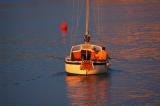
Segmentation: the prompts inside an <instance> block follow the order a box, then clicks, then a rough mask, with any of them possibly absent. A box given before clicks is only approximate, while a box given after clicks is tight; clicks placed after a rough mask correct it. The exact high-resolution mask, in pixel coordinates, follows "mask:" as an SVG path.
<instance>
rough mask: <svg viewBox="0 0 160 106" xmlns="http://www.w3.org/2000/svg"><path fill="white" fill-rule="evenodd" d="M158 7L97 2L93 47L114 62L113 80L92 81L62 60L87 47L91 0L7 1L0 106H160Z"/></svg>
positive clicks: (0, 27)
mask: <svg viewBox="0 0 160 106" xmlns="http://www.w3.org/2000/svg"><path fill="white" fill-rule="evenodd" d="M159 4H160V1H159V0H154V1H152V0H146V1H144V0H139V1H134V0H130V1H125V0H92V1H91V0H90V20H89V29H90V34H91V42H92V43H94V44H99V45H104V46H106V48H107V50H108V52H109V54H110V56H111V57H112V58H113V59H112V61H111V63H112V66H111V68H110V69H109V72H108V74H107V75H99V76H87V77H86V76H67V75H66V73H65V69H64V61H63V60H62V59H61V58H55V56H57V57H62V58H63V57H65V56H66V55H68V54H69V50H70V47H71V45H74V44H79V43H83V37H82V36H83V34H84V32H85V1H84V0H59V1H58V0H45V1H44V0H38V1H37V0H14V1H12V0H1V1H0V106H35V105H36V106H83V105H85V106H159V105H160V90H159V89H160V83H159V81H160V71H159V70H160V48H159V47H160V12H159V10H160V6H159ZM62 21H66V22H67V25H68V30H67V33H65V34H64V33H62V32H61V28H60V27H61V23H62Z"/></svg>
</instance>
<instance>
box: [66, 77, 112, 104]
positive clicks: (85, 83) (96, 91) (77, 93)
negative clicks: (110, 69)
mask: <svg viewBox="0 0 160 106" xmlns="http://www.w3.org/2000/svg"><path fill="white" fill-rule="evenodd" d="M65 81H66V85H67V96H68V98H69V100H70V104H71V106H106V104H108V88H109V75H100V76H96V75H94V76H66V78H65Z"/></svg>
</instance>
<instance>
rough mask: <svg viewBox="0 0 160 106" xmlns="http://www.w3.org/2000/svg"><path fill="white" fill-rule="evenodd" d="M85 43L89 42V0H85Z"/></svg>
mask: <svg viewBox="0 0 160 106" xmlns="http://www.w3.org/2000/svg"><path fill="white" fill-rule="evenodd" d="M84 41H85V43H89V41H90V35H89V0H86V33H85V35H84Z"/></svg>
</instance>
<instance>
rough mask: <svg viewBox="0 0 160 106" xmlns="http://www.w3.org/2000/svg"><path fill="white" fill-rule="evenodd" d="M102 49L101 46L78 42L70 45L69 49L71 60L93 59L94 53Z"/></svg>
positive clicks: (94, 58)
mask: <svg viewBox="0 0 160 106" xmlns="http://www.w3.org/2000/svg"><path fill="white" fill-rule="evenodd" d="M99 51H102V47H101V46H97V45H91V44H80V45H76V46H72V48H71V51H70V58H71V61H82V60H92V61H95V60H97V59H96V54H97V53H98V52H99Z"/></svg>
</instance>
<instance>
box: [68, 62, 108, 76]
mask: <svg viewBox="0 0 160 106" xmlns="http://www.w3.org/2000/svg"><path fill="white" fill-rule="evenodd" d="M80 66H81V64H80V62H75V63H74V62H73V63H72V62H65V71H66V72H67V73H68V74H79V75H91V74H102V73H106V72H107V70H108V67H109V63H106V62H101V63H94V64H93V69H91V70H83V69H81V68H80Z"/></svg>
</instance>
